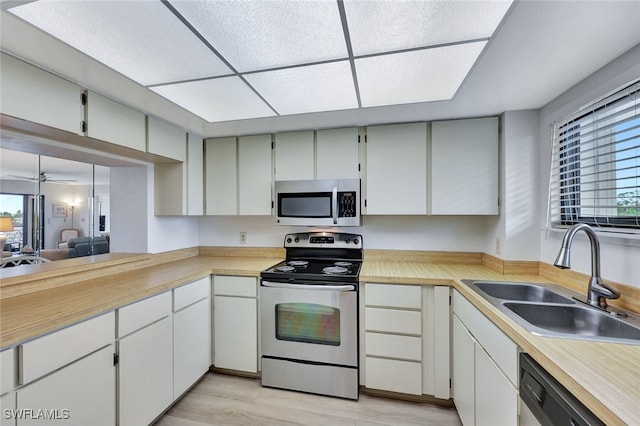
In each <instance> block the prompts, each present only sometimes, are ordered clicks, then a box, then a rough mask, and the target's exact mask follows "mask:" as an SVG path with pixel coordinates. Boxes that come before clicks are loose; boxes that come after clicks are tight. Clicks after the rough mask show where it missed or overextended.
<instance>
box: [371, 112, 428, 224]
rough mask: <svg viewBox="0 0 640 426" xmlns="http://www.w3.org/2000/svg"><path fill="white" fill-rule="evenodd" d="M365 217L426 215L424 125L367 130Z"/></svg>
mask: <svg viewBox="0 0 640 426" xmlns="http://www.w3.org/2000/svg"><path fill="white" fill-rule="evenodd" d="M365 206H366V214H426V213H427V123H411V124H396V125H389V126H373V127H368V128H367V178H366V202H365Z"/></svg>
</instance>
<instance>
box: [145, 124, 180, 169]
mask: <svg viewBox="0 0 640 426" xmlns="http://www.w3.org/2000/svg"><path fill="white" fill-rule="evenodd" d="M147 152H148V153H150V154H156V155H160V156H162V157H166V158H171V159H173V160H177V161H182V162H184V161H186V159H187V133H186V132H185V131H184V130H183V129H181V128H179V127H178V126H174V125H173V124H171V123H167V122H166V121H162V120H160V119H158V118H156V117H151V116H149V117H147Z"/></svg>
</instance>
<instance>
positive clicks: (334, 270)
mask: <svg viewBox="0 0 640 426" xmlns="http://www.w3.org/2000/svg"><path fill="white" fill-rule="evenodd" d="M348 271H349V270H348V269H347V268H345V267H342V266H327V267H326V268H323V269H322V272H324V273H325V274H346V273H347V272H348Z"/></svg>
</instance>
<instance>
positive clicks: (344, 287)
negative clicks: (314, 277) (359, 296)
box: [262, 281, 356, 291]
mask: <svg viewBox="0 0 640 426" xmlns="http://www.w3.org/2000/svg"><path fill="white" fill-rule="evenodd" d="M262 285H263V286H265V287H273V288H289V289H300V290H327V291H329V290H331V291H354V290H355V289H356V287H355V286H354V285H313V284H288V283H274V282H269V281H262Z"/></svg>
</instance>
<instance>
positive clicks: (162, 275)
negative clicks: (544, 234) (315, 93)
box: [0, 249, 640, 425]
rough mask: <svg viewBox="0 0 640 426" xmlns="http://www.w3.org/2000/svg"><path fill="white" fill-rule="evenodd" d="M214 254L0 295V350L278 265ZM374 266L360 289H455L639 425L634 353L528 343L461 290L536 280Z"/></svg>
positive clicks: (477, 269)
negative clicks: (487, 282)
mask: <svg viewBox="0 0 640 426" xmlns="http://www.w3.org/2000/svg"><path fill="white" fill-rule="evenodd" d="M203 253H204V254H206V255H203ZM219 253H220V252H219V251H216V250H213V251H206V250H202V249H201V251H200V255H199V256H192V257H187V258H185V259H180V260H168V261H166V262H160V263H155V264H152V265H150V266H143V267H137V268H136V269H133V270H126V268H125V267H124V266H122V265H120V266H119V267H118V268H119V269H117V271H118V272H116V273H111V274H108V275H103V276H100V274H99V273H98V272H96V273H95V275H96V276H92V277H91V278H89V279H84V280H80V281H75V282H72V283H70V284H66V285H58V286H56V287H53V288H48V289H45V290H40V291H33V292H30V293H27V294H20V295H16V296H13V297H6V295H5V294H2V298H1V299H0V348H5V347H11V346H13V345H16V344H18V343H21V342H23V341H25V340H29V339H32V338H34V337H37V336H39V335H42V334H45V333H48V332H51V331H53V330H56V329H58V328H61V327H64V326H67V325H70V324H73V323H75V322H78V321H81V320H83V319H87V318H90V317H92V316H96V315H99V314H101V313H103V312H107V311H110V310H113V309H115V308H118V307H121V306H124V305H127V304H129V303H132V302H135V301H137V300H140V299H143V298H145V297H149V296H151V295H154V294H157V293H160V292H162V291H165V290H168V289H170V288H173V287H177V286H179V285H181V284H185V283H188V282H191V281H193V280H196V279H198V278H201V277H203V276H206V275H208V274H220V275H244V276H255V277H258V276H259V275H260V271H262V270H264V269H267V268H268V267H270V266H272V265H274V264H276V263H278V262H280V261H281V260H282V258H281V257H279V253H268V254H267V256H269V257H262V256H261V255H260V254H259V253H260V252H255V253H254V254H252V255H251V256H219V255H218V254H219ZM375 259H376V260H367V258H366V255H365V262H364V263H363V266H362V270H361V273H360V280H361V282H377V283H402V284H414V285H448V286H452V287H454V288H456V289H457V290H458V291H460V293H461V294H463V295H464V296H465V297H466V298H467V299H469V301H471V303H473V304H474V305H475V306H476V307H477V308H479V309H480V310H481V311H482V312H483V313H484V314H485V315H487V316H488V317H489V318H490V319H491V320H492V321H493V322H494V323H495V324H496V325H497V326H498V327H500V328H501V329H502V330H503V331H504V332H505V333H506V334H507V335H508V336H509V337H510V338H511V339H513V340H514V341H515V342H516V344H518V345H519V346H520V347H521V348H522V349H523V350H524V351H526V352H528V353H530V354H531V356H532V357H533V358H534V359H535V360H536V361H538V362H539V363H540V364H541V365H542V366H543V367H544V368H545V369H547V371H549V372H550V373H551V374H552V375H553V376H554V377H556V379H557V380H558V381H559V382H560V383H562V384H563V385H564V386H565V387H566V388H567V389H569V390H570V391H571V392H572V393H573V394H574V395H576V397H578V398H579V399H580V400H581V401H582V402H583V403H584V404H585V405H586V406H587V407H589V408H590V409H591V410H592V411H593V412H594V413H595V414H596V415H598V416H599V417H600V418H601V419H602V420H603V421H604V422H605V423H607V424H611V425H613V424H621V425H622V424H640V408H639V407H640V387H639V386H638V384H639V383H640V369H639V368H637V366H638V365H640V345H635V346H634V345H621V344H610V343H594V342H587V341H579V340H569V339H558V338H545V337H539V336H535V335H533V334H530V333H528V332H527V331H525V330H524V329H523V328H522V327H520V326H519V325H518V324H516V323H515V322H514V321H512V320H511V319H509V318H508V317H507V316H506V315H504V314H503V313H501V312H500V311H498V310H497V309H496V308H494V307H493V306H492V305H491V304H490V303H488V302H487V301H485V300H484V299H483V298H482V297H481V296H479V295H477V294H476V293H475V292H473V291H472V290H470V289H469V288H468V287H467V286H466V285H465V284H463V283H462V282H461V280H462V279H467V278H470V279H492V280H500V281H530V282H552V281H550V280H547V279H545V278H544V277H542V276H540V275H536V274H529V275H504V274H501V273H499V272H495V271H494V270H492V269H490V268H488V267H485V266H482V265H481V264H463V263H459V262H458V263H456V264H443V263H429V262H421V261H413V260H409V261H403V260H393V261H384V260H377V259H378V257H376V258H375ZM138 261H141V260H140V259H138ZM142 261H144V260H142ZM472 263H474V262H472ZM38 273H41V274H44V273H48V271H39V272H38ZM14 274H15V273H14ZM61 279H62V278H61ZM554 282H555V283H556V284H561V285H562V284H563V283H562V282H558V281H554ZM28 285H35V284H31V283H30V284H28Z"/></svg>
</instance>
